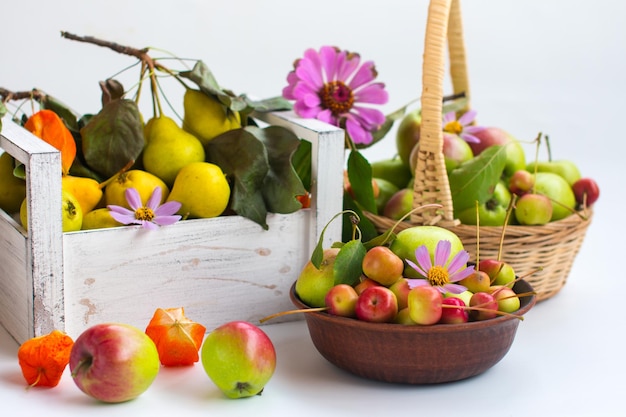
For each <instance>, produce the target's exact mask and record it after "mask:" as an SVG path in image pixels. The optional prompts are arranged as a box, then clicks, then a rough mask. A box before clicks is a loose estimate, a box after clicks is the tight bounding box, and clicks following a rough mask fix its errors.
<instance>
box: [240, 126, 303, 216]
mask: <svg viewBox="0 0 626 417" xmlns="http://www.w3.org/2000/svg"><path fill="white" fill-rule="evenodd" d="M246 130H248V131H249V132H250V133H252V134H253V135H255V136H256V137H257V138H258V139H259V140H261V141H262V142H263V144H264V145H265V149H266V150H267V158H268V162H269V167H270V169H269V171H268V172H267V175H266V177H265V180H264V181H263V198H264V200H265V206H266V207H267V210H268V211H270V212H272V213H281V214H288V213H293V212H294V211H297V210H300V209H301V208H302V204H301V203H300V202H299V201H298V199H297V198H296V196H299V195H304V193H305V192H306V190H305V189H304V186H303V185H302V181H300V177H298V174H297V173H296V171H295V169H294V168H293V166H292V165H291V157H292V155H293V154H294V152H295V151H296V149H297V148H298V145H299V144H300V140H299V139H298V137H297V136H296V135H294V134H293V132H291V131H290V130H289V129H286V128H284V127H281V126H268V127H266V128H263V129H261V128H258V127H254V126H248V127H246Z"/></svg>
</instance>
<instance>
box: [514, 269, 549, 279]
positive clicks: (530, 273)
mask: <svg viewBox="0 0 626 417" xmlns="http://www.w3.org/2000/svg"><path fill="white" fill-rule="evenodd" d="M541 271H543V266H539V267H537V268H535V269H533V270H532V271H530V272H527V273H526V274H524V275H522V276H521V277H519V278H517V279H516V280H515V281H520V280H522V279H526V277H529V276H531V275H534V274H536V273H537V272H541Z"/></svg>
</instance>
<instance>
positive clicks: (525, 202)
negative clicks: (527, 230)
mask: <svg viewBox="0 0 626 417" xmlns="http://www.w3.org/2000/svg"><path fill="white" fill-rule="evenodd" d="M552 210H553V208H552V202H551V201H550V199H549V198H548V197H546V196H545V195H542V194H534V193H529V194H524V195H523V196H521V197H520V198H519V199H518V200H517V202H516V203H515V211H514V214H515V218H516V219H517V221H518V223H519V224H522V225H527V226H541V225H543V224H546V223H548V222H549V221H550V220H551V219H552Z"/></svg>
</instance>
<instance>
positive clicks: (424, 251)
mask: <svg viewBox="0 0 626 417" xmlns="http://www.w3.org/2000/svg"><path fill="white" fill-rule="evenodd" d="M415 260H416V261H417V263H418V264H419V265H420V266H421V267H422V268H423V270H424V271H428V270H430V268H432V267H433V264H432V262H431V260H430V253H429V252H428V248H427V247H426V245H421V246H419V247H418V248H417V249H415ZM423 275H424V276H428V274H423Z"/></svg>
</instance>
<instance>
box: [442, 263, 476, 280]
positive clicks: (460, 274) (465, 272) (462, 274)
mask: <svg viewBox="0 0 626 417" xmlns="http://www.w3.org/2000/svg"><path fill="white" fill-rule="evenodd" d="M473 273H474V266H473V265H472V266H468V267H467V268H465V269H461V270H459V271H456V272H455V273H453V274H449V276H448V280H449V281H450V282H459V281H460V280H462V279H464V278H467V277H469V276H470V275H472V274H473Z"/></svg>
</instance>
